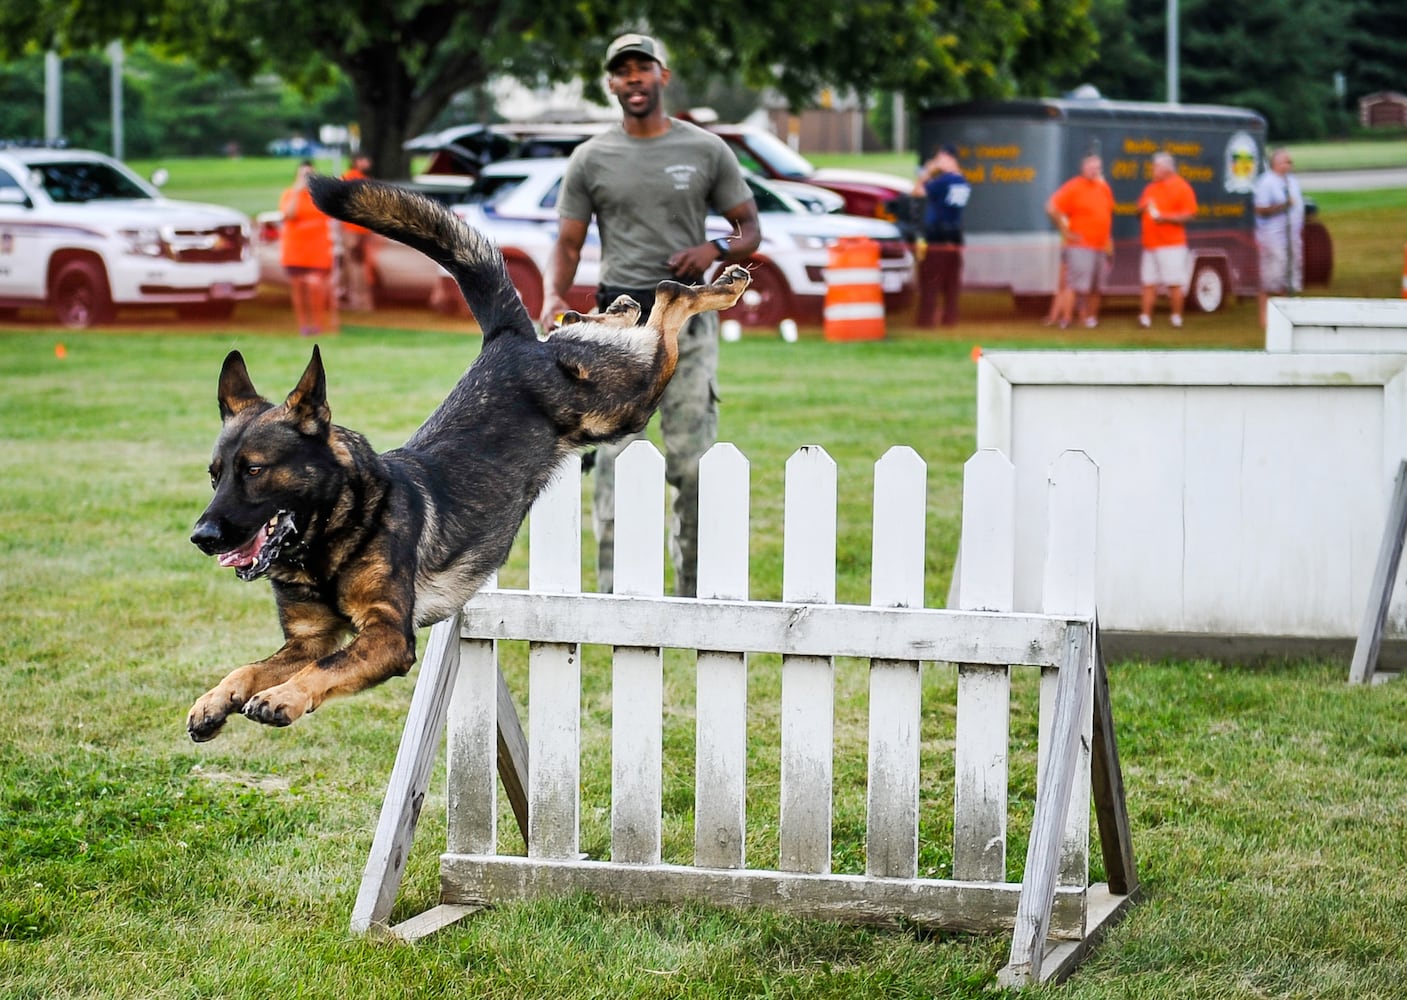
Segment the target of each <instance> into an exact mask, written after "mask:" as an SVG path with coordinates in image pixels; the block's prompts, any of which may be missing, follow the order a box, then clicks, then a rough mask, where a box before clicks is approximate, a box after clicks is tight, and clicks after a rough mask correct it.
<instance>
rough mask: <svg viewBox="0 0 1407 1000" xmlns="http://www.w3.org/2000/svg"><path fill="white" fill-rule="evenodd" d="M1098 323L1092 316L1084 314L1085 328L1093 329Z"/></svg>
mask: <svg viewBox="0 0 1407 1000" xmlns="http://www.w3.org/2000/svg"><path fill="white" fill-rule="evenodd" d="M1098 325H1099V320H1097V319H1095V318H1094V317H1093V316H1086V317H1085V328H1086V329H1089V330H1093V329H1094V328H1095V327H1096V326H1098Z"/></svg>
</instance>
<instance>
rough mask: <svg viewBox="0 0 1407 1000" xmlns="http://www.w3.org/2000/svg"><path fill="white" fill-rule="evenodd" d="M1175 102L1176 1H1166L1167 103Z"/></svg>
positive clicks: (1176, 97) (1176, 98) (1176, 99)
mask: <svg viewBox="0 0 1407 1000" xmlns="http://www.w3.org/2000/svg"><path fill="white" fill-rule="evenodd" d="M1177 102H1178V94H1177V0H1168V103H1169V104H1176V103H1177Z"/></svg>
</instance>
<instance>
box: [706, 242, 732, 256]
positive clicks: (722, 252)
mask: <svg viewBox="0 0 1407 1000" xmlns="http://www.w3.org/2000/svg"><path fill="white" fill-rule="evenodd" d="M710 242H711V243H712V244H713V246H714V248H715V249H716V250H717V251H718V259H719V260H722V259H723V258H724V257H726V256H728V253H729V251H731V250H732V249H733V248H732V247H731V246H729V245H728V239H727V237H724V236H720V237H718V239H716V240H711V241H710Z"/></svg>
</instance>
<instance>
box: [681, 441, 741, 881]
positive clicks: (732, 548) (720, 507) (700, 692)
mask: <svg viewBox="0 0 1407 1000" xmlns="http://www.w3.org/2000/svg"><path fill="white" fill-rule="evenodd" d="M749 476H750V468H749V465H748V461H747V459H746V458H745V457H744V456H743V454H742V452H740V451H738V449H737V448H735V447H734V446H733V445H731V444H724V443H720V444H716V445H714V446H713V447H712V448H710V449H709V450H708V452H707V453H706V454H705V455H704V456H703V458H702V459H701V460H700V461H699V569H698V574H699V575H698V580H699V590H698V593H699V597H700V598H722V599H732V600H743V601H745V600H747V596H748V525H749V506H750V503H751V488H750V484H749ZM695 675H696V681H695V684H696V696H695V714H696V716H697V719H696V729H695V750H694V864H696V865H698V866H700V867H703V868H742V867H743V865H744V864H745V863H746V849H745V844H746V828H745V824H746V816H747V653H742V652H722V651H718V650H707V649H700V650H699V651H698V661H697V665H696V669H695Z"/></svg>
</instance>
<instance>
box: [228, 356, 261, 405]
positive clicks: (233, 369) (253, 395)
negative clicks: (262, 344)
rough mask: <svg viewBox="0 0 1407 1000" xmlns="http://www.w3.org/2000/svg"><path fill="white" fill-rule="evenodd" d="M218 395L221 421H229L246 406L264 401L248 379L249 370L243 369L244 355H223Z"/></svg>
mask: <svg viewBox="0 0 1407 1000" xmlns="http://www.w3.org/2000/svg"><path fill="white" fill-rule="evenodd" d="M218 395H219V398H220V420H221V421H226V420H229V419H230V418H231V417H233V416H234V415H235V414H236V413H239V412H240V411H241V410H243V409H244V408H245V407H246V406H251V405H253V404H254V403H262V402H263V401H264V397H262V396H260V395H259V390H257V389H255V388H254V383H253V382H252V381H250V379H249V369H248V368H246V367H244V355H242V354H240V353H239V352H238V351H231V352H230V353H229V354H227V355H225V363H224V365H223V366H222V367H221V368H220V388H219V391H218Z"/></svg>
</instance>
